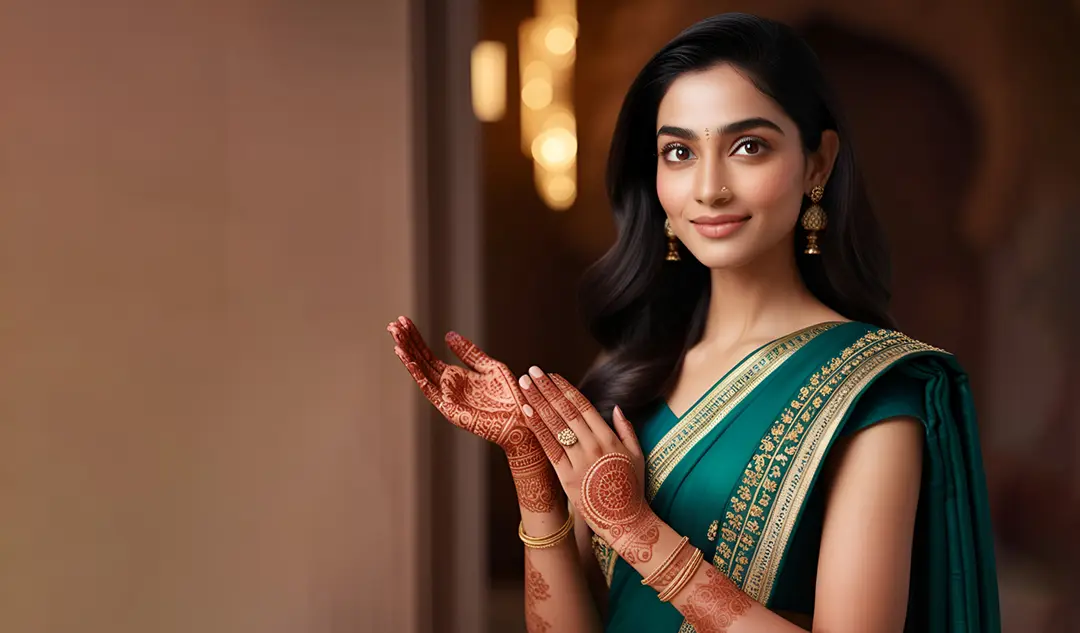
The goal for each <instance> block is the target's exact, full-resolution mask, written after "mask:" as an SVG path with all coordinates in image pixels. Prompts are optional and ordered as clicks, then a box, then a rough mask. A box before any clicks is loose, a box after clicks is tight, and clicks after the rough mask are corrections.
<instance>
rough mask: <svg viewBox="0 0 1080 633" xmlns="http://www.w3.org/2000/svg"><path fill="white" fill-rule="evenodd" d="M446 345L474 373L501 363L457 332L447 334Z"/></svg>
mask: <svg viewBox="0 0 1080 633" xmlns="http://www.w3.org/2000/svg"><path fill="white" fill-rule="evenodd" d="M446 345H447V346H448V347H449V348H450V351H451V352H453V353H454V355H455V356H457V357H458V358H460V359H461V362H463V363H465V366H466V367H468V368H469V369H472V370H473V371H484V370H489V369H492V368H494V367H496V366H498V364H499V362H498V361H496V360H495V359H494V358H492V357H490V356H488V355H487V354H485V353H484V350H482V349H480V348H479V347H478V346H477V345H476V343H473V342H472V341H470V340H469V339H467V338H465V337H464V336H462V335H460V334H458V333H457V332H448V333H447V334H446Z"/></svg>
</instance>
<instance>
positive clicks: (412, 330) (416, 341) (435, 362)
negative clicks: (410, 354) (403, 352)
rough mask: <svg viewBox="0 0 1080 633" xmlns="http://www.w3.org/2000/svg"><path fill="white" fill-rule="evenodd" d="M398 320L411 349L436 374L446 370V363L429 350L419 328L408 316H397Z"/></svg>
mask: <svg viewBox="0 0 1080 633" xmlns="http://www.w3.org/2000/svg"><path fill="white" fill-rule="evenodd" d="M398 322H399V323H401V324H402V325H403V326H404V329H405V333H406V335H407V336H408V337H409V340H410V341H412V345H413V350H414V351H415V352H416V353H417V354H418V355H419V356H420V357H421V358H422V359H423V360H424V361H425V362H427V363H428V364H429V365H431V368H432V369H433V370H435V373H436V374H442V373H443V371H445V370H446V363H444V362H442V361H441V360H439V359H438V358H437V357H436V356H435V354H433V353H432V352H431V348H430V347H428V344H427V343H426V342H425V341H424V337H423V336H422V335H421V334H420V328H418V327H416V324H415V323H413V322H412V320H410V319H409V317H404V316H401V317H398Z"/></svg>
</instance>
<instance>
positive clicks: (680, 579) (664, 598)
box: [641, 536, 705, 602]
mask: <svg viewBox="0 0 1080 633" xmlns="http://www.w3.org/2000/svg"><path fill="white" fill-rule="evenodd" d="M689 543H690V538H689V537H686V536H684V537H683V538H682V540H681V541H679V544H678V545H676V546H675V550H674V551H672V552H671V554H670V555H669V556H668V557H667V559H666V560H665V561H664V562H663V563H661V564H660V566H659V567H657V568H656V569H655V570H654V571H653V573H651V574H649V575H648V577H646V578H642V579H641V584H643V585H648V586H650V587H652V586H653V583H655V582H656V581H657V580H658V579H659V578H662V577H663V576H665V575H666V574H667V571H668V568H669V567H671V565H672V564H674V563H675V561H676V560H677V559H678V558H679V554H681V553H682V551H683V550H684V549H685V548H686V547H687V545H689ZM690 547H691V548H692V549H693V550H694V551H693V553H691V554H690V558H689V559H687V561H686V562H685V563H683V567H682V569H680V570H679V573H677V574H676V575H675V578H674V579H672V581H671V583H670V584H668V585H667V586H666V587H653V588H654V589H657V590H659V592H660V594H659V595H658V596H657V597H658V598H660V602H670V601H671V599H672V598H674V597H675V596H676V595H678V593H679V592H680V591H682V590H683V588H684V587H686V585H687V584H688V583H689V582H690V579H691V578H693V577H694V574H696V573H697V570H698V568H699V567H701V562H702V561H703V560H704V559H705V557H704V556H703V555H702V553H701V550H699V549H698V548H696V547H694V546H693V545H690Z"/></svg>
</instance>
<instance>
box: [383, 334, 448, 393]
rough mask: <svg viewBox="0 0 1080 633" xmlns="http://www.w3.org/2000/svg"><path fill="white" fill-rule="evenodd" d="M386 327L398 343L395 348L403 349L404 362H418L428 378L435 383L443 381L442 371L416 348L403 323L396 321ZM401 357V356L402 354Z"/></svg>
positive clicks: (418, 366) (417, 364)
mask: <svg viewBox="0 0 1080 633" xmlns="http://www.w3.org/2000/svg"><path fill="white" fill-rule="evenodd" d="M386 329H387V330H389V331H390V334H391V336H393V337H394V342H395V343H397V347H396V348H395V349H397V350H401V352H402V354H404V358H403V359H402V362H411V363H414V364H416V366H417V368H418V369H419V370H420V372H421V373H422V374H423V375H424V377H425V378H426V379H427V380H429V381H431V382H432V383H434V384H439V382H441V375H442V372H436V371H435V368H434V367H432V366H431V364H430V363H428V362H427V361H425V360H424V358H423V356H422V355H421V354H420V353H419V352H418V351H417V350H416V349H415V348H414V346H413V341H412V339H411V338H410V337H409V335H408V334H407V333H406V332H405V330H404V328H403V327H402V326H401V324H400V323H397V322H396V321H395V322H394V323H391V324H390V325H388V326H387V328H386ZM395 353H396V352H395ZM399 358H401V356H400V355H399Z"/></svg>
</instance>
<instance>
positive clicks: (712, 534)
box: [708, 519, 720, 541]
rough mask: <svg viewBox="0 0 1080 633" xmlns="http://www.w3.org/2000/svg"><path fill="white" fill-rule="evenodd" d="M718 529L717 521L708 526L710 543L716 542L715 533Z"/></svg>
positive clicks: (718, 521) (718, 522)
mask: <svg viewBox="0 0 1080 633" xmlns="http://www.w3.org/2000/svg"><path fill="white" fill-rule="evenodd" d="M719 528H720V520H719V519H717V520H715V521H713V522H712V523H710V524H709V533H708V537H709V540H710V541H715V540H716V531H717V530H718V529H719Z"/></svg>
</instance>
